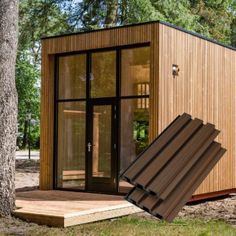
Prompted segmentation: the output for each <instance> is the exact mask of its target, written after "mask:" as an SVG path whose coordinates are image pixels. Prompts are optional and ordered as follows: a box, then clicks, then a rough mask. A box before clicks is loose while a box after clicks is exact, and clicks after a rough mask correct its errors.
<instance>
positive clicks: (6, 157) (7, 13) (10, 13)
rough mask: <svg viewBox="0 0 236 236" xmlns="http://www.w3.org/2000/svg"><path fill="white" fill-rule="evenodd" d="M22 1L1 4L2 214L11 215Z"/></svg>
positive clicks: (0, 122) (0, 163)
mask: <svg viewBox="0 0 236 236" xmlns="http://www.w3.org/2000/svg"><path fill="white" fill-rule="evenodd" d="M17 21H18V1H17V0H11V1H9V0H1V1H0V215H1V216H8V215H10V214H11V212H12V210H13V209H14V206H15V193H14V192H15V184H14V181H15V175H14V173H15V148H16V134H17V92H16V87H15V60H16V50H17Z"/></svg>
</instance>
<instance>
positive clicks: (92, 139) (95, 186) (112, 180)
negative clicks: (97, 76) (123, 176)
mask: <svg viewBox="0 0 236 236" xmlns="http://www.w3.org/2000/svg"><path fill="white" fill-rule="evenodd" d="M88 114H89V115H88V116H89V118H88V122H89V124H88V139H87V157H88V186H87V187H88V190H89V191H96V192H116V187H117V181H116V175H117V168H116V159H117V154H116V153H117V152H116V147H117V144H116V125H115V123H116V106H115V103H114V102H112V101H110V102H107V101H103V102H101V101H93V102H90V104H89V113H88Z"/></svg>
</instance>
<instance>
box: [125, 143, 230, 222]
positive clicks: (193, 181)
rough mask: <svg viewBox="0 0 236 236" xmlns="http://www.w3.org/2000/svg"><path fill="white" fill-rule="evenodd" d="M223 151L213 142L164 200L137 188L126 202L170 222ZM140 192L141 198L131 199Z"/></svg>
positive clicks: (128, 196)
mask: <svg viewBox="0 0 236 236" xmlns="http://www.w3.org/2000/svg"><path fill="white" fill-rule="evenodd" d="M225 151H226V150H225V149H223V148H221V145H220V144H219V143H217V142H213V143H212V144H211V145H210V147H209V148H208V149H207V150H206V151H205V152H204V154H203V155H202V156H201V158H200V159H199V161H198V162H197V163H196V165H194V166H193V168H192V169H190V170H189V171H188V173H187V175H186V176H185V178H184V179H183V180H182V181H181V183H180V184H179V185H177V186H176V188H175V190H174V191H173V192H172V194H170V195H169V196H168V197H167V198H166V199H165V200H161V199H160V198H159V197H158V196H156V195H152V194H149V193H148V192H146V191H145V190H143V189H139V188H138V187H135V188H134V189H133V190H132V194H128V195H127V200H128V201H130V202H132V203H134V204H135V205H137V206H138V207H141V208H142V209H144V210H146V211H147V212H149V213H151V214H152V215H154V216H157V217H159V218H162V219H165V220H167V221H169V222H171V221H172V220H173V219H174V218H175V217H176V215H177V214H178V212H179V211H180V210H181V208H182V207H183V206H184V205H185V204H186V202H187V201H188V200H189V199H190V198H191V196H192V194H193V192H194V191H195V190H196V189H197V187H198V186H199V185H200V184H201V182H202V181H203V180H204V179H205V177H206V176H207V175H208V174H209V172H210V171H211V169H212V168H213V167H214V166H215V164H216V163H217V162H218V161H219V159H220V158H221V157H222V156H223V154H224V153H225ZM142 192H143V197H142V198H133V196H137V194H138V195H139V196H142Z"/></svg>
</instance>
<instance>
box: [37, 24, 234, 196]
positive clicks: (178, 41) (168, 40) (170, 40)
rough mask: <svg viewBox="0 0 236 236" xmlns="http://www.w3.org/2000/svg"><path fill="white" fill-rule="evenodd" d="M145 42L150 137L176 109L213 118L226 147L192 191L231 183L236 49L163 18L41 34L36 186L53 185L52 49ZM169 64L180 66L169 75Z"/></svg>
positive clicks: (68, 50) (56, 52)
mask: <svg viewBox="0 0 236 236" xmlns="http://www.w3.org/2000/svg"><path fill="white" fill-rule="evenodd" d="M143 43H145V44H146V43H149V44H150V51H151V58H150V59H151V72H150V74H151V81H150V128H149V130H150V142H151V141H152V140H154V139H155V138H156V137H157V135H158V134H160V133H161V132H162V131H163V129H164V128H165V127H166V126H167V125H168V124H169V123H170V122H171V120H173V119H174V118H175V117H176V116H177V115H178V114H182V113H184V112H187V113H189V114H191V115H192V116H193V117H198V118H200V119H202V120H204V122H209V123H213V124H215V125H216V129H218V130H220V131H221V133H220V134H219V137H218V138H217V141H218V142H220V143H222V146H223V147H225V148H226V149H227V153H226V154H225V155H224V157H223V158H222V159H221V160H220V162H219V164H217V165H216V166H215V167H214V169H213V170H212V171H211V173H210V174H209V175H208V177H207V178H206V180H204V182H203V183H202V184H201V186H200V187H199V188H198V189H197V191H196V192H195V194H205V193H213V192H217V191H226V190H229V189H235V188H236V158H235V148H236V146H235V143H236V131H235V128H236V126H235V124H236V82H235V78H236V66H235V65H236V51H235V50H234V49H232V48H230V47H227V46H224V45H221V44H217V43H214V42H211V41H209V40H207V39H204V38H203V37H201V36H199V35H195V34H192V33H189V32H184V31H181V30H179V29H176V28H175V27H172V26H170V25H169V24H165V23H162V22H151V23H145V24H140V25H134V26H128V27H117V28H112V29H105V30H99V31H95V32H85V33H79V34H72V35H67V36H60V37H52V38H45V39H43V40H42V86H41V147H40V149H41V150H40V151H41V154H40V155H41V156H40V158H41V169H40V188H41V189H52V188H53V145H54V144H53V136H54V66H55V61H54V58H55V55H59V54H62V53H76V52H81V51H86V50H93V49H98V48H113V47H123V46H126V45H136V44H143ZM172 64H177V65H178V66H179V68H180V73H179V76H177V77H176V78H173V76H172Z"/></svg>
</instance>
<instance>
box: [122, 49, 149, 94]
mask: <svg viewBox="0 0 236 236" xmlns="http://www.w3.org/2000/svg"><path fill="white" fill-rule="evenodd" d="M149 82H150V48H149V47H140V48H132V49H123V50H122V54H121V95H122V96H132V95H149Z"/></svg>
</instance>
